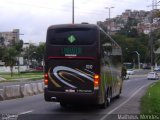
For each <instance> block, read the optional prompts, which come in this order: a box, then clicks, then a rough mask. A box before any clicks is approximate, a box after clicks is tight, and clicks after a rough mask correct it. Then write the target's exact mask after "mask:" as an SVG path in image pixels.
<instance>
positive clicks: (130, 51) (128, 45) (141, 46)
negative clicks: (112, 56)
mask: <svg viewBox="0 0 160 120" xmlns="http://www.w3.org/2000/svg"><path fill="white" fill-rule="evenodd" d="M112 37H113V39H114V40H115V41H116V42H117V43H118V44H119V45H120V46H121V48H122V52H123V59H124V62H133V59H135V60H136V61H137V58H136V57H137V55H136V54H135V53H134V51H137V52H138V53H140V57H141V62H144V61H145V60H146V54H147V49H148V37H147V36H146V35H139V37H127V36H126V35H121V34H116V35H113V36H112Z"/></svg>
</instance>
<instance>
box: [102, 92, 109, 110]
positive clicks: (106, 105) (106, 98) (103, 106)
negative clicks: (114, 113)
mask: <svg viewBox="0 0 160 120" xmlns="http://www.w3.org/2000/svg"><path fill="white" fill-rule="evenodd" d="M110 94H111V93H110V91H108V92H107V94H106V95H105V97H104V99H105V100H104V103H103V104H101V105H100V107H101V108H102V109H105V108H106V107H108V106H109V105H110V103H111V95H110Z"/></svg>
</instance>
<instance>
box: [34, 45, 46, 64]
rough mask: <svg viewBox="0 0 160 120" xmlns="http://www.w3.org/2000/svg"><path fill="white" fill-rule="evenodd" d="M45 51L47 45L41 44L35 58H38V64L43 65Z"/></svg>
mask: <svg viewBox="0 0 160 120" xmlns="http://www.w3.org/2000/svg"><path fill="white" fill-rule="evenodd" d="M44 49H45V43H43V44H40V45H39V46H38V47H37V48H36V51H35V52H36V55H35V58H36V60H37V61H38V63H41V62H42V61H43V57H44Z"/></svg>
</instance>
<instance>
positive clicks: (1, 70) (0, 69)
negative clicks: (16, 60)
mask: <svg viewBox="0 0 160 120" xmlns="http://www.w3.org/2000/svg"><path fill="white" fill-rule="evenodd" d="M26 70H27V66H19V71H20V72H21V71H26ZM4 72H8V73H9V72H11V71H10V67H5V66H0V73H4ZM13 72H18V66H14V67H13Z"/></svg>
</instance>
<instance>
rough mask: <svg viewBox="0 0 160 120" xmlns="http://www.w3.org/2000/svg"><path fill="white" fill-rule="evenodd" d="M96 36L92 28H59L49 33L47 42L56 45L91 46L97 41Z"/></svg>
mask: <svg viewBox="0 0 160 120" xmlns="http://www.w3.org/2000/svg"><path fill="white" fill-rule="evenodd" d="M96 34H97V33H96V30H95V29H91V28H58V29H51V30H49V31H48V35H47V40H48V41H49V43H50V44H55V45H89V44H93V43H94V42H95V41H96V38H97V37H96Z"/></svg>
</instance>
